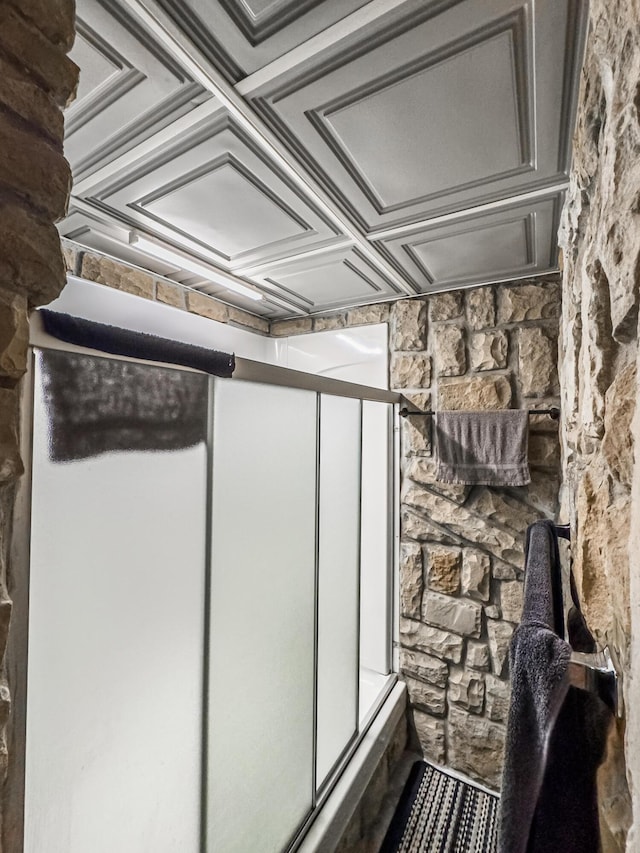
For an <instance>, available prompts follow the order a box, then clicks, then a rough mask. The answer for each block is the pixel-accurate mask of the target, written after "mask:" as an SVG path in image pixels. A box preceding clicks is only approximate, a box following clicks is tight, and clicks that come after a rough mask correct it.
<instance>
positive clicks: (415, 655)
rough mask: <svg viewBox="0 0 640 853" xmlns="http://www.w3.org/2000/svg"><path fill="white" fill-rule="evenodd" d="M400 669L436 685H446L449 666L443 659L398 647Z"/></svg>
mask: <svg viewBox="0 0 640 853" xmlns="http://www.w3.org/2000/svg"><path fill="white" fill-rule="evenodd" d="M400 671H401V672H403V673H406V675H410V676H411V677H412V678H417V679H419V680H420V681H428V682H429V684H435V686H436V687H446V686H447V677H448V674H449V668H448V666H447V664H446V663H444V661H442V660H439V659H438V658H436V657H433V656H432V655H427V654H424V653H423V652H412V651H409V649H400Z"/></svg>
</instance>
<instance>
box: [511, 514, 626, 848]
mask: <svg viewBox="0 0 640 853" xmlns="http://www.w3.org/2000/svg"><path fill="white" fill-rule="evenodd" d="M525 554H526V556H525V588H524V605H523V611H522V621H521V623H520V625H519V626H518V628H517V629H516V631H515V632H514V635H513V639H512V642H511V650H510V671H511V687H512V694H511V707H510V710H509V720H508V724H507V741H506V748H505V764H504V773H503V782H502V794H501V803H500V818H499V841H498V850H499V853H599V851H600V850H601V845H600V831H599V821H598V804H597V786H596V773H597V769H598V767H599V765H600V764H601V763H602V760H603V758H604V753H605V748H606V739H607V732H608V728H609V725H610V723H611V720H612V714H611V711H610V710H609V709H608V708H607V707H606V705H605V704H604V703H603V702H602V700H601V699H600V698H598V696H597V695H595V694H594V693H589V692H587V691H584V690H580V689H579V688H576V687H573V686H571V685H570V684H569V661H570V658H571V652H572V651H573V650H575V651H579V652H587V653H591V652H594V651H595V650H596V644H595V641H594V639H593V636H592V635H591V633H590V631H589V629H588V628H587V625H586V622H585V620H584V616H583V614H582V611H581V609H580V606H579V602H578V598H577V593H576V588H575V583H574V581H573V577H572V578H571V597H572V607H571V609H570V611H569V614H568V619H567V634H568V642H567V641H566V640H565V625H564V607H563V593H562V575H561V569H560V560H559V553H558V540H557V535H556V531H555V527H554V525H553V524H552V522H550V521H538V522H536V523H535V524H532V525H531V526H530V527H529V529H528V530H527V539H526V552H525Z"/></svg>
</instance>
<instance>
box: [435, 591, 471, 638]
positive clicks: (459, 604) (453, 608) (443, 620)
mask: <svg viewBox="0 0 640 853" xmlns="http://www.w3.org/2000/svg"><path fill="white" fill-rule="evenodd" d="M422 618H423V620H424V621H425V622H426V623H427V624H428V625H433V626H435V627H436V628H440V629H441V630H444V631H452V632H455V633H456V634H462V635H464V636H466V637H479V636H480V634H481V632H482V608H481V607H480V606H479V605H478V604H474V603H473V602H471V601H465V600H464V599H460V598H451V597H450V596H448V595H441V594H440V593H437V592H425V594H424V595H423V597H422Z"/></svg>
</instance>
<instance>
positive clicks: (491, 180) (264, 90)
mask: <svg viewBox="0 0 640 853" xmlns="http://www.w3.org/2000/svg"><path fill="white" fill-rule="evenodd" d="M442 5H443V4H425V8H424V9H423V11H422V13H420V14H418V15H414V16H413V17H410V18H408V19H405V18H403V17H402V7H400V8H399V9H398V20H396V21H393V20H392V21H389V20H388V19H387V20H386V25H385V32H384V33H382V34H381V35H380V34H379V38H381V37H382V36H385V35H386V38H385V40H383V41H382V42H378V43H375V44H374V46H373V47H372V48H371V49H366V50H363V49H362V46H358V45H349V46H348V48H345V49H343V50H342V51H341V52H339V53H337V54H335V55H334V52H332V51H331V49H329V50H327V51H325V53H323V54H322V55H320V56H318V57H316V59H317V63H318V66H317V69H313V70H310V69H306V70H305V73H304V75H302V76H300V75H297V74H296V73H295V70H291V71H289V72H287V73H286V74H283V75H280V76H279V77H278V78H277V79H275V80H273V81H271V82H269V83H267V84H265V85H263V86H262V87H261V89H260V90H259V91H257V92H254V93H253V94H252V96H251V97H252V99H253V101H254V104H255V106H256V107H257V108H258V109H259V110H260V111H261V113H262V114H263V115H264V117H265V118H266V119H267V120H268V121H269V122H270V124H271V125H272V126H273V127H274V129H276V131H277V132H278V133H279V134H280V135H281V136H282V138H283V140H286V141H287V142H288V144H289V145H290V146H291V148H292V150H296V151H297V152H298V154H299V156H301V157H302V158H303V159H304V161H305V163H306V165H307V166H308V167H309V168H310V169H311V170H312V171H313V173H314V174H315V175H316V176H317V177H318V179H319V180H320V181H321V183H322V184H323V186H325V187H326V189H327V190H328V191H329V192H330V194H331V195H332V197H333V198H334V199H335V200H336V201H337V202H338V204H339V205H340V206H341V207H342V209H343V210H344V211H345V212H346V213H347V214H348V215H349V216H350V217H351V218H352V219H354V220H355V221H356V222H357V223H358V224H359V225H360V227H362V228H363V229H364V230H366V231H367V232H368V233H375V232H376V231H377V230H381V229H385V228H388V227H390V226H395V225H399V224H404V223H408V222H413V221H417V220H420V219H426V218H428V217H431V216H434V215H441V214H443V213H447V212H450V211H453V210H459V209H460V208H463V207H467V206H470V205H477V204H484V203H487V202H491V201H492V200H494V199H496V198H500V197H504V196H505V195H515V194H517V193H518V192H522V191H523V190H526V189H532V188H534V187H535V188H542V187H545V186H549V185H551V184H553V183H554V182H557V181H558V179H559V178H562V177H565V176H566V170H567V168H568V163H567V161H566V152H565V146H564V140H565V137H566V136H567V133H568V127H567V122H568V121H570V116H569V115H568V114H567V111H566V110H565V109H563V107H564V105H565V104H566V103H567V101H568V100H569V99H570V94H571V91H570V85H569V84H568V83H567V79H566V78H569V80H570V75H568V74H567V73H566V72H567V70H568V69H569V68H571V67H572V65H573V63H574V62H575V57H572V56H570V55H569V56H568V55H567V51H566V45H567V42H569V43H570V42H571V36H572V33H571V32H570V30H569V28H570V27H573V26H575V17H574V16H573V15H571V14H570V11H571V4H570V3H568V2H563V0H538V2H536V3H535V4H534V2H533V0H525V2H522V0H517V1H516V2H505V0H463V2H457V3H448V4H444V5H446V6H447V7H448V8H447V9H446V10H445V11H441V8H442ZM436 10H437V11H440V13H439V14H434V12H435V11H436ZM538 73H540V74H541V75H542V76H541V78H540V79H541V80H542V79H544V80H545V81H549V84H548V85H542V86H541V85H539V81H538V77H537V75H538ZM551 80H554V81H555V83H553V84H551V82H550V81H551Z"/></svg>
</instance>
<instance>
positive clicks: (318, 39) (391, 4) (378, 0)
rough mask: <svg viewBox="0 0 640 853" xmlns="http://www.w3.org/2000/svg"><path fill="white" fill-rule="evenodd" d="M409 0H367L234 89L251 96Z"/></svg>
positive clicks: (333, 47) (243, 95)
mask: <svg viewBox="0 0 640 853" xmlns="http://www.w3.org/2000/svg"><path fill="white" fill-rule="evenodd" d="M408 2H409V0H371V2H370V3H368V4H367V5H366V6H363V7H362V8H361V9H357V10H356V11H355V12H352V13H351V14H350V15H348V16H347V17H346V18H343V19H342V20H341V21H338V22H337V23H335V24H333V25H332V26H330V27H327V29H326V30H323V31H322V32H321V33H318V35H316V36H313V37H312V38H310V39H309V40H308V41H306V42H304V43H303V44H301V45H298V47H295V48H294V49H293V50H290V51H289V52H288V53H285V54H284V55H283V56H280V57H278V59H274V61H273V62H270V63H269V64H268V65H265V66H264V68H260V69H259V70H258V71H255V72H254V73H253V74H250V75H249V76H248V77H245V78H244V80H240V82H239V83H236V85H235V87H234V88H235V90H236V92H237V93H238V94H239V95H241V96H242V97H245V98H246V97H247V96H248V95H252V94H253V93H254V92H256V91H257V90H259V89H260V88H261V87H262V86H265V85H267V84H268V83H271V82H272V81H273V80H276V79H277V78H278V77H280V76H281V75H282V74H286V73H287V72H288V71H291V70H292V69H294V68H296V67H298V66H300V65H301V64H303V63H304V62H307V61H308V60H309V59H312V58H313V57H315V56H317V55H318V54H320V53H322V52H323V51H325V50H329V49H335V48H336V47H337V46H338V45H339V44H340V42H341V41H343V40H344V39H347V38H349V37H350V36H352V35H354V34H357V33H358V32H359V31H360V30H362V29H363V28H364V27H366V26H369V25H370V24H375V23H376V21H378V20H379V19H380V18H382V17H383V16H384V15H387V14H388V13H389V12H393V11H394V10H395V9H400V8H402V6H406V5H407V4H408Z"/></svg>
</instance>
